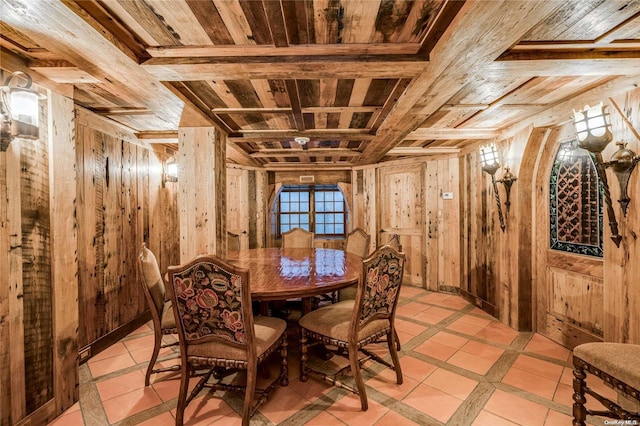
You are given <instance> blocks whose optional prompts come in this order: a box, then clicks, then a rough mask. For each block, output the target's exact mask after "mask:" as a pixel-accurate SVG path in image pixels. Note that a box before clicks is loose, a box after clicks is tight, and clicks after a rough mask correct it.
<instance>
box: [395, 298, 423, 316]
mask: <svg viewBox="0 0 640 426" xmlns="http://www.w3.org/2000/svg"><path fill="white" fill-rule="evenodd" d="M428 308H429V306H428V305H425V304H423V303H417V302H409V303H407V304H406V305H402V306H398V307H397V308H396V315H397V316H400V317H407V318H413V317H414V316H416V315H417V314H419V313H420V312H423V311H424V310H426V309H428Z"/></svg>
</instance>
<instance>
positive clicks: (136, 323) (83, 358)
mask: <svg viewBox="0 0 640 426" xmlns="http://www.w3.org/2000/svg"><path fill="white" fill-rule="evenodd" d="M148 321H151V311H145V312H144V313H142V314H141V315H139V316H138V317H136V318H135V319H133V320H131V321H129V322H128V323H126V324H123V325H121V326H120V327H118V328H116V329H115V330H113V331H112V332H111V333H108V334H105V335H104V336H102V337H100V338H98V339H96V340H95V341H93V342H92V343H90V344H88V345H86V346H84V347H82V348H80V349H79V350H78V354H79V357H78V359H79V363H80V364H83V363H85V362H87V361H88V360H89V359H91V357H94V356H96V355H97V354H99V353H100V352H102V351H103V350H105V349H107V348H108V347H109V346H111V345H113V344H114V343H116V342H117V341H118V340H120V339H122V338H123V337H125V336H126V335H128V334H129V333H131V332H132V331H134V330H136V329H137V328H139V327H142V326H143V325H144V324H146V323H147V322H148Z"/></svg>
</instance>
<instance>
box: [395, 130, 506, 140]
mask: <svg viewBox="0 0 640 426" xmlns="http://www.w3.org/2000/svg"><path fill="white" fill-rule="evenodd" d="M498 136H500V131H499V130H497V129H477V128H475V129H474V128H471V129H450V128H419V129H416V130H414V131H413V132H411V133H409V134H408V135H407V136H406V137H405V139H430V140H445V139H492V138H496V137H498Z"/></svg>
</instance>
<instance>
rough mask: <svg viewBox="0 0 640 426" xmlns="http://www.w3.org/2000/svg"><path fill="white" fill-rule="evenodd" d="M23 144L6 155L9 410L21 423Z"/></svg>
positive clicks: (23, 406)
mask: <svg viewBox="0 0 640 426" xmlns="http://www.w3.org/2000/svg"><path fill="white" fill-rule="evenodd" d="M20 143H21V141H19V140H14V141H13V142H12V143H11V145H10V146H9V149H8V150H7V152H6V153H5V155H6V160H7V161H6V166H7V167H6V178H7V220H8V222H9V256H8V257H9V274H8V281H9V300H8V302H9V318H8V320H9V321H8V322H9V341H8V342H7V344H8V345H10V347H11V353H10V360H9V370H10V371H11V385H10V389H11V406H10V408H9V407H7V409H10V410H11V418H12V419H21V418H23V417H24V416H25V414H26V394H25V382H24V377H25V376H24V374H25V363H24V327H23V323H24V308H23V301H24V298H23V297H22V295H23V276H22V213H21V194H20Z"/></svg>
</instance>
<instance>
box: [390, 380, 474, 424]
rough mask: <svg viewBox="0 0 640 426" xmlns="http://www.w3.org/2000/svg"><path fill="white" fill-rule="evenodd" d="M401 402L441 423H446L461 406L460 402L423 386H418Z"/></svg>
mask: <svg viewBox="0 0 640 426" xmlns="http://www.w3.org/2000/svg"><path fill="white" fill-rule="evenodd" d="M402 402H404V403H405V404H407V405H409V406H411V407H413V408H415V409H416V410H418V411H422V412H423V413H425V414H427V415H429V416H431V417H433V418H434V419H437V420H439V421H441V422H442V423H446V422H447V421H448V420H449V418H451V416H452V415H453V413H455V411H456V410H457V409H458V407H460V404H462V400H460V399H458V398H455V397H453V396H451V395H449V394H448V393H446V392H443V391H441V390H438V389H435V388H432V387H431V386H427V385H425V384H420V385H418V387H417V388H416V389H415V390H414V391H413V392H411V393H410V394H409V395H407V396H406V397H405V398H404V399H403V400H402Z"/></svg>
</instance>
